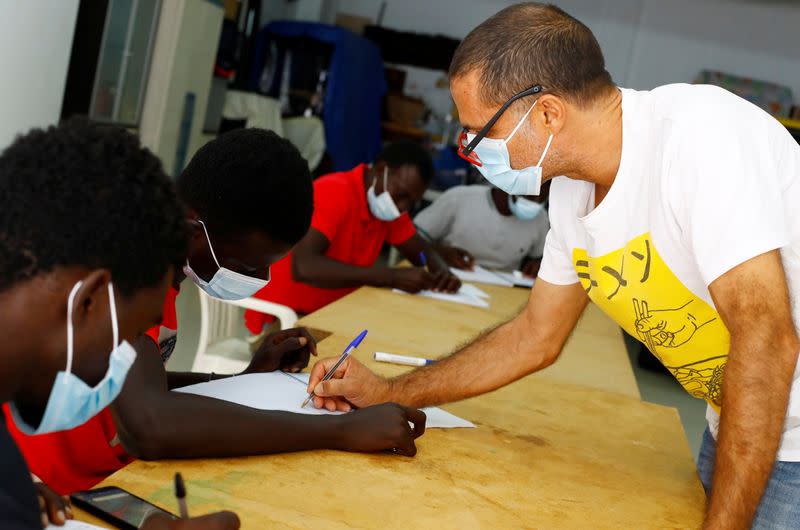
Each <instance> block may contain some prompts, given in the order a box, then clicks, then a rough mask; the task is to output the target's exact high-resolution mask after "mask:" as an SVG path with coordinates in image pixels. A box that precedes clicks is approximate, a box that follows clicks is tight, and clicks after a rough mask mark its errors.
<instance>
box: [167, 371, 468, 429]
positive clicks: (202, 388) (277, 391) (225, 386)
mask: <svg viewBox="0 0 800 530" xmlns="http://www.w3.org/2000/svg"><path fill="white" fill-rule="evenodd" d="M308 377H309V374H287V373H285V372H267V373H263V374H246V375H239V376H236V377H228V378H226V379H217V380H216V381H209V382H208V383H198V384H196V385H190V386H185V387H183V388H176V389H175V390H174V391H175V392H185V393H187V394H197V395H199V396H207V397H212V398H216V399H222V400H224V401H231V402H233V403H238V404H240V405H245V406H247V407H252V408H254V409H261V410H285V411H287V412H296V413H298V414H342V413H341V412H328V411H327V410H324V409H323V410H320V409H316V408H314V406H313V405H312V404H308V405H307V406H306V407H305V408H302V409H301V408H300V404H301V403H302V402H303V400H305V399H306V397H307V396H308V394H307V393H306V388H307V387H308ZM422 410H423V411H425V414H426V415H427V416H428V420H427V421H426V423H425V426H426V427H429V428H440V429H448V428H454V427H475V425H473V424H472V423H470V422H469V421H467V420H464V419H462V418H459V417H458V416H455V415H453V414H450V413H449V412H446V411H444V410H442V409H440V408H436V407H429V408H425V409H422Z"/></svg>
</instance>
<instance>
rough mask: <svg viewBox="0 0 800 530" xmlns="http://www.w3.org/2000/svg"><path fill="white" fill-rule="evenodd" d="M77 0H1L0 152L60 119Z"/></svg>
mask: <svg viewBox="0 0 800 530" xmlns="http://www.w3.org/2000/svg"><path fill="white" fill-rule="evenodd" d="M77 16H78V0H35V1H23V2H20V1H19V0H0V87H2V89H1V90H2V92H0V94H2V97H1V98H0V150H2V149H3V148H5V147H6V146H7V145H8V144H9V143H11V141H12V140H13V139H14V138H15V137H16V136H17V135H18V134H20V133H23V132H25V131H27V130H28V129H30V128H31V127H41V126H45V125H50V124H53V123H56V122H57V121H58V119H59V116H60V115H61V102H62V100H63V98H64V85H65V83H66V80H67V67H68V66H69V56H70V51H71V49H72V36H73V33H74V31H75V19H76V18H77Z"/></svg>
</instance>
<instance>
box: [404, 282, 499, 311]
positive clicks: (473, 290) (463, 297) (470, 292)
mask: <svg viewBox="0 0 800 530" xmlns="http://www.w3.org/2000/svg"><path fill="white" fill-rule="evenodd" d="M465 286H468V287H466V289H465ZM393 291H394V292H395V293H400V294H410V293H407V292H405V291H401V290H400V289H393ZM414 294H415V295H416V296H424V297H425V298H434V299H436V300H444V301H445V302H454V303H456V304H464V305H471V306H475V307H489V302H487V299H488V298H489V295H488V294H487V293H485V292H483V291H481V290H480V289H478V288H477V287H475V286H474V285H469V284H466V283H465V284H462V285H461V289H459V290H458V292H457V293H453V294H450V293H439V292H436V291H428V290H425V291H420V292H418V293H414Z"/></svg>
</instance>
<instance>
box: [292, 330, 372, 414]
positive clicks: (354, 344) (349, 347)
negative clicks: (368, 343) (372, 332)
mask: <svg viewBox="0 0 800 530" xmlns="http://www.w3.org/2000/svg"><path fill="white" fill-rule="evenodd" d="M366 336H367V330H366V329H365V330H364V331H362V332H361V333H359V334H358V337H356V338H354V339H353V342H351V343H350V344H348V345H347V348H345V349H344V352H342V356H341V357H339V360H338V361H336V364H334V365H333V366H331V368H330V370H328V373H326V374H325V377H323V378H322V381H327V380H328V379H330V378H331V377H333V374H335V373H336V370H338V369H339V367H340V366H341V365H342V363H343V362H344V360H345V359H347V357H349V356H350V354H351V353H352V352H353V350H355V349H356V348H358V345H359V344H361V341H362V340H364V337H366ZM320 382H321V381H320ZM313 397H314V392H311V393H310V394H309V395H308V397H307V398H306V400H305V401H303V404H302V405H300V408H301V409H302V408H305V406H306V405H308V402H309V401H311V398H313Z"/></svg>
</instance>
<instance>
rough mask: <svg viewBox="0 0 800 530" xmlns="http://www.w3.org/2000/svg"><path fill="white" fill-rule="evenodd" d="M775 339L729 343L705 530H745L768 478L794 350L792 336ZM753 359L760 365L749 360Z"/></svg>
mask: <svg viewBox="0 0 800 530" xmlns="http://www.w3.org/2000/svg"><path fill="white" fill-rule="evenodd" d="M777 339H778V340H775V341H770V342H766V343H760V344H759V343H752V342H751V343H749V344H745V343H741V344H733V346H732V348H731V355H730V356H729V360H728V363H727V366H726V368H725V382H724V383H723V401H722V416H721V419H720V429H719V434H718V436H717V440H718V443H717V453H716V455H717V456H716V461H715V468H714V476H713V486H712V493H711V498H710V500H709V507H708V516H707V519H706V525H705V528H707V529H711V528H714V529H717V528H719V529H723V528H724V529H732V528H742V529H745V528H750V524H751V522H752V519H753V516H754V514H755V511H756V508H757V507H758V504H759V502H760V500H761V497H762V495H763V493H764V489H765V488H766V484H767V481H768V480H769V475H770V472H771V471H772V467H773V464H774V462H775V457H776V453H777V450H778V446H779V443H780V439H781V434H782V432H783V424H784V419H785V415H786V406H787V403H788V399H789V391H790V388H791V383H792V375H793V373H794V365H795V363H796V359H797V350H798V344H797V340H796V338H794V335H793V334H791V335H790V336H789V337H787V338H786V339H785V340H780V339H779V338H777ZM742 350H749V352H748V351H745V352H742ZM750 352H760V353H761V355H758V354H748V353H750ZM743 353H744V354H743ZM756 359H761V360H762V362H754V361H755V360H756ZM767 359H769V360H767Z"/></svg>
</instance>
